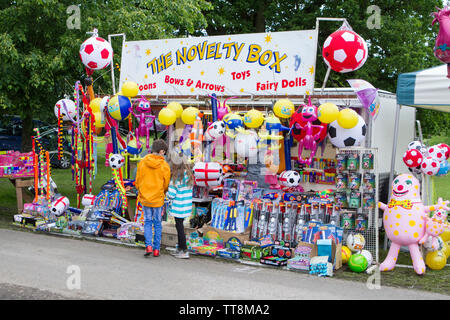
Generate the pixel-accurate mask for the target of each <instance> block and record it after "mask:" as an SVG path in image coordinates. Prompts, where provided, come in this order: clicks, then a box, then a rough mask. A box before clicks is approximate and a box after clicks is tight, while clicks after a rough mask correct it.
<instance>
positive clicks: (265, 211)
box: [256, 202, 273, 238]
mask: <svg viewBox="0 0 450 320" xmlns="http://www.w3.org/2000/svg"><path fill="white" fill-rule="evenodd" d="M272 207H273V204H272V203H271V202H266V203H264V205H263V208H262V210H261V213H260V215H259V218H258V229H257V232H256V234H257V238H261V237H263V236H265V235H266V234H267V233H266V231H267V225H268V221H269V214H270V212H272Z"/></svg>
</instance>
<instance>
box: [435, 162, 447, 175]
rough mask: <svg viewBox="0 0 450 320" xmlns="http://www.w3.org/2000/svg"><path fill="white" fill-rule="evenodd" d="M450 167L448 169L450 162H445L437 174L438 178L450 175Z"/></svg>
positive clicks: (440, 165)
mask: <svg viewBox="0 0 450 320" xmlns="http://www.w3.org/2000/svg"><path fill="white" fill-rule="evenodd" d="M448 170H449V167H448V161H447V160H443V161H441V163H440V164H439V171H438V173H436V175H437V176H444V175H446V174H447V173H448Z"/></svg>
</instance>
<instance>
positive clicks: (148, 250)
mask: <svg viewBox="0 0 450 320" xmlns="http://www.w3.org/2000/svg"><path fill="white" fill-rule="evenodd" d="M152 252H153V249H152V247H151V246H147V247H146V248H145V254H144V256H145V257H148V256H149V255H151V254H152Z"/></svg>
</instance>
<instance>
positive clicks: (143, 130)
mask: <svg viewBox="0 0 450 320" xmlns="http://www.w3.org/2000/svg"><path fill="white" fill-rule="evenodd" d="M129 111H130V112H131V114H132V115H133V116H134V117H135V118H136V119H137V121H138V127H137V128H135V138H136V145H137V148H138V149H139V148H140V147H141V142H140V138H141V137H145V138H146V140H145V141H146V143H145V147H146V148H147V150H149V149H150V130H151V128H152V127H153V122H154V121H155V118H156V117H155V116H154V115H153V114H152V109H151V107H150V102H149V101H148V100H147V99H145V98H144V97H142V98H140V99H139V100H138V101H137V106H136V107H135V108H134V110H133V108H132V107H131V108H130V109H129Z"/></svg>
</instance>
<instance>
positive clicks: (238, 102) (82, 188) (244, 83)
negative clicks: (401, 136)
mask: <svg viewBox="0 0 450 320" xmlns="http://www.w3.org/2000/svg"><path fill="white" fill-rule="evenodd" d="M343 20H344V19H343ZM110 38H111V37H110ZM317 38H318V27H317V28H316V29H315V30H305V31H288V32H272V33H261V34H244V35H226V36H214V37H200V38H195V37H192V38H182V39H162V40H145V41H125V38H124V41H123V43H122V57H121V66H120V83H119V87H118V89H119V90H117V93H116V88H115V87H113V90H112V92H113V95H112V96H104V97H99V96H96V95H95V92H94V88H93V82H92V75H93V73H94V72H95V71H96V70H102V69H104V68H107V67H111V72H112V75H113V78H114V68H113V67H112V66H111V61H112V55H113V50H112V47H111V45H110V43H109V42H108V41H106V40H105V39H103V38H101V37H100V36H99V35H98V31H97V30H94V32H93V33H92V36H91V37H90V38H89V39H87V40H86V41H85V42H84V43H83V44H81V47H80V58H81V61H82V63H83V64H84V65H85V67H86V75H87V80H86V81H85V83H84V85H83V84H82V83H81V82H79V81H78V82H76V83H75V86H74V92H73V99H70V98H64V99H61V100H60V101H58V102H57V103H56V104H55V116H56V118H57V119H58V120H57V121H58V124H59V128H60V134H61V131H62V130H64V126H63V124H65V126H66V127H69V131H70V134H71V137H72V146H73V154H72V180H73V183H74V191H75V192H76V193H77V203H75V204H71V203H69V201H68V198H67V197H66V196H64V195H61V194H58V193H57V190H55V188H53V187H52V180H51V169H50V164H49V160H48V153H46V151H45V150H44V149H43V148H42V146H41V144H40V140H39V133H38V132H37V135H36V136H35V137H33V168H34V171H33V176H34V181H35V188H34V190H35V197H34V201H33V202H32V203H29V204H26V206H25V208H24V210H23V212H20V213H19V214H18V215H15V217H14V219H15V221H16V224H17V225H22V226H28V227H31V228H33V229H35V230H41V231H48V232H53V233H61V234H70V235H76V236H89V237H105V238H110V239H115V240H119V241H121V242H124V243H128V244H133V245H143V240H144V238H143V214H142V206H141V205H140V204H139V203H136V197H135V196H136V193H137V190H136V189H135V187H134V177H135V173H134V171H135V170H134V169H135V168H136V165H137V163H138V162H139V161H140V160H141V159H142V158H143V157H144V156H145V154H146V153H148V152H151V150H150V146H151V141H152V139H154V138H156V137H159V136H161V135H160V134H161V132H163V133H164V135H163V136H165V139H166V140H167V142H168V144H169V152H168V156H167V160H168V161H174V160H176V161H180V160H181V161H185V162H187V163H189V164H190V165H191V167H192V171H193V174H194V177H195V181H194V200H193V202H194V210H193V213H192V216H191V218H190V219H186V230H187V234H188V236H187V238H188V248H189V250H190V251H191V252H192V253H193V254H199V255H208V256H212V257H218V258H226V259H234V260H236V261H240V262H245V263H257V264H264V265H270V266H275V267H281V268H288V269H291V270H303V271H306V272H310V273H311V274H317V275H320V276H331V275H332V274H333V271H334V270H337V269H339V268H341V267H342V265H343V263H347V264H348V266H349V268H350V269H351V270H352V271H354V272H364V271H365V270H367V269H368V267H370V266H371V265H373V264H376V263H378V229H379V225H378V220H379V219H378V206H377V205H376V204H377V203H378V202H379V196H378V195H379V181H378V177H379V162H380V159H379V156H380V154H379V149H378V148H377V147H376V146H374V145H373V144H372V141H373V140H372V137H373V136H374V132H373V129H374V128H375V127H376V126H375V124H374V123H375V120H376V118H377V116H378V115H380V114H381V112H380V109H381V108H382V104H381V102H380V101H381V100H380V95H379V90H378V89H376V88H374V87H373V86H372V85H371V84H370V83H368V82H367V81H364V80H362V79H350V78H349V79H348V82H349V85H350V88H348V89H349V90H350V91H348V90H347V91H346V90H343V91H339V90H332V91H329V90H327V89H326V88H325V85H324V88H322V89H315V88H314V81H315V68H316V54H317V52H316V51H317V47H318V44H317V41H318V40H317ZM299 44H301V46H299ZM322 56H323V59H324V62H325V63H326V64H327V65H328V67H329V70H328V73H327V76H328V75H329V74H330V73H331V72H340V73H348V72H351V71H354V70H357V69H359V68H361V67H362V66H363V65H364V63H365V61H366V59H367V57H368V48H367V45H366V42H365V41H364V39H362V38H361V36H359V35H358V34H357V33H356V32H354V31H353V30H351V28H350V27H349V26H348V24H344V25H343V26H342V27H341V28H340V29H339V30H337V31H336V32H334V33H333V34H331V35H330V36H329V37H328V38H327V39H326V41H325V43H324V44H323V52H322ZM113 85H114V82H113ZM121 123H122V125H125V127H127V128H128V130H127V131H126V134H123V131H121V130H120V126H119V125H120V124H121ZM100 134H104V137H105V138H103V139H104V141H106V142H107V143H106V155H105V157H106V159H107V162H106V165H107V166H108V167H109V168H110V169H111V180H110V181H107V182H106V183H105V184H104V185H103V187H102V190H101V192H100V193H99V194H93V189H92V181H93V180H94V179H95V178H96V172H97V170H98V166H100V165H103V164H101V163H98V162H97V144H98V143H99V141H100V140H99V139H98V137H99V135H100ZM61 150H62V149H61ZM170 205H171V203H170V201H168V200H167V201H166V205H165V207H166V209H167V208H168V206H170ZM382 208H383V209H385V208H384V207H382ZM164 220H165V221H164V226H163V238H162V244H163V245H165V246H176V241H175V238H176V237H175V232H174V230H175V228H174V222H173V220H171V218H170V217H167V215H165V218H164Z"/></svg>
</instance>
